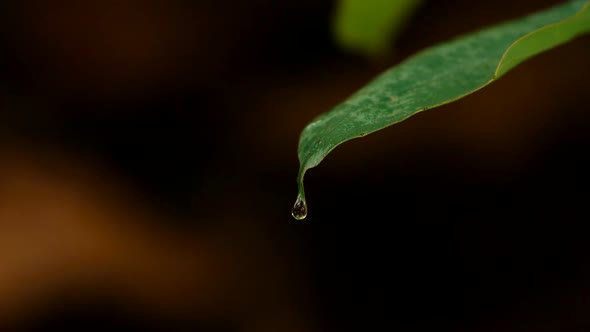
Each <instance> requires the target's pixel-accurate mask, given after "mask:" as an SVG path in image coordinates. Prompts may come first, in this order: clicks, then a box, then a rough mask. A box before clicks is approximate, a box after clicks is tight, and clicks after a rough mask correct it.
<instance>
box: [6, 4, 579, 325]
mask: <svg viewBox="0 0 590 332" xmlns="http://www.w3.org/2000/svg"><path fill="white" fill-rule="evenodd" d="M557 2H558V1H538V0H535V1H533V0H527V1H504V0H501V1H500V0H498V1H493V2H481V1H480V2H474V1H459V0H457V1H444V2H443V1H425V3H424V5H423V6H422V7H420V9H419V10H418V12H417V13H416V14H415V15H414V16H413V18H412V19H411V20H410V21H409V23H408V25H407V26H406V27H405V28H404V29H403V30H402V33H401V35H400V37H399V38H398V39H396V40H392V42H391V44H392V46H394V52H392V53H391V54H390V55H388V56H384V57H382V58H379V59H366V58H363V57H361V56H358V55H353V54H348V53H346V52H344V51H342V50H340V49H339V48H338V47H337V46H336V45H335V44H334V43H333V41H332V40H331V36H330V30H329V23H330V19H331V17H332V16H331V15H332V14H333V10H334V3H333V2H332V1H318V0H298V1H291V0H289V1H287V0H284V1H271V0H259V1H217V2H209V1H205V2H196V1H183V0H167V1H164V0H162V1H158V0H149V1H148V0H142V1H139V0H118V1H115V0H101V1H98V0H96V1H95V0H88V1H74V0H56V1H35V0H23V1H12V2H2V4H1V5H0V9H1V10H0V13H1V14H0V18H1V19H0V22H2V23H0V24H1V26H2V29H1V36H0V38H1V42H2V45H3V46H2V49H3V50H2V52H1V54H0V69H1V71H0V72H1V73H2V75H1V76H0V89H1V90H0V94H1V98H0V325H1V326H2V327H4V326H6V328H7V329H11V330H23V331H36V330H42V331H47V330H52V329H56V330H66V329H73V330H85V331H86V330H97V331H104V330H109V329H114V328H122V329H129V330H131V329H137V330H141V331H156V330H158V331H159V330H173V331H176V330H178V331H281V332H282V331H284V332H288V331H341V330H354V331H370V330H385V331H432V330H437V331H440V330H442V331H447V330H448V331H478V332H479V331H482V332H483V331H486V332H487V331H587V330H590V259H589V258H588V253H589V251H588V249H589V248H588V243H587V242H588V241H587V232H586V228H585V224H586V223H587V222H588V221H589V220H590V218H589V212H588V199H589V198H590V195H589V193H588V188H589V184H590V183H589V181H588V180H587V177H586V171H587V170H588V169H589V165H590V163H589V157H588V144H589V143H588V142H590V141H589V136H590V130H589V129H590V115H589V114H590V113H589V112H588V111H589V110H588V106H587V105H588V97H589V96H590V84H588V78H589V77H590V64H589V62H588V59H590V39H589V38H588V36H585V37H580V38H578V39H576V40H575V41H573V42H571V43H568V44H566V45H563V46H560V47H558V48H556V49H553V50H551V51H548V52H546V53H544V54H542V55H539V56H537V57H535V58H533V59H531V60H529V61H527V62H525V63H524V64H522V65H520V66H519V67H517V68H515V69H514V70H513V71H512V72H510V73H509V74H508V75H506V76H505V77H503V78H502V79H500V80H499V81H497V82H495V83H493V84H492V85H490V86H488V87H486V88H485V89H483V90H481V91H478V92H476V93H474V94H472V95H470V96H468V97H466V98H464V99H461V100H459V101H457V102H454V103H452V104H449V105H446V106H443V107H440V108H437V109H435V110H433V111H429V112H425V113H421V114H419V115H417V116H415V117H412V118H410V119H409V120H407V121H405V122H403V123H400V124H398V125H396V126H394V127H392V128H389V129H387V130H384V131H382V132H378V133H376V134H374V135H370V136H368V137H366V138H364V139H360V140H353V141H351V142H348V143H347V144H344V145H342V146H341V147H338V149H336V150H335V151H334V152H333V153H332V154H330V155H329V156H328V157H327V158H326V159H325V160H324V162H323V163H322V164H321V165H320V166H319V167H317V168H315V169H312V170H311V171H309V173H308V175H307V176H306V189H307V197H308V203H309V208H310V214H309V216H308V218H307V219H306V220H305V221H303V222H297V221H294V220H293V219H292V218H291V216H290V209H291V205H292V204H293V201H294V199H295V197H296V183H295V177H296V174H297V168H298V161H297V154H296V152H297V140H298V136H299V133H300V131H301V130H302V129H303V127H304V126H305V124H306V123H307V122H309V121H310V120H311V119H312V118H313V117H315V116H316V115H318V114H320V113H321V112H325V111H327V110H329V109H330V108H331V107H333V106H335V105H336V104H338V103H339V102H341V101H343V100H344V99H345V98H346V97H347V96H348V95H350V94H351V93H352V92H354V91H355V90H357V89H358V88H360V87H362V86H363V85H364V84H365V83H366V82H368V81H369V80H370V79H371V78H373V77H374V76H375V75H377V74H378V73H379V72H381V71H383V70H384V69H386V68H388V67H390V66H391V65H394V64H396V63H398V62H400V61H401V60H403V59H405V58H406V57H408V56H410V55H411V54H413V53H415V52H416V51H419V50H421V49H423V48H425V47H428V46H431V45H433V44H435V43H438V42H442V41H445V40H447V39H449V38H452V37H455V36H457V35H459V34H461V33H466V32H470V31H472V30H474V29H477V28H481V27H484V26H486V25H490V24H494V23H496V22H500V21H502V20H506V19H510V18H516V17H519V16H521V15H524V14H526V13H529V12H531V11H534V10H539V9H543V8H546V7H547V6H549V5H551V4H555V3H557Z"/></svg>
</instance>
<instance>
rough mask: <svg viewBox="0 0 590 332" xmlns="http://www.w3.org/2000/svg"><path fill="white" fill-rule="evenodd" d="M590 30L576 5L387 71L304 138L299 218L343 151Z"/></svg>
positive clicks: (587, 12) (589, 6)
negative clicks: (313, 187) (326, 168)
mask: <svg viewBox="0 0 590 332" xmlns="http://www.w3.org/2000/svg"><path fill="white" fill-rule="evenodd" d="M589 31H590V1H580V0H577V1H569V2H567V3H564V4H562V5H559V6H556V7H552V8H550V9H547V10H545V11H542V12H539V13H536V14H533V15H530V16H527V17H523V18H520V19H517V20H514V21H511V22H507V23H503V24H499V25H497V26H493V27H490V28H487V29H485V30H481V31H478V32H475V33H472V34H469V35H466V36H463V37H460V38H457V39H455V40H452V41H449V42H447V43H443V44H440V45H438V46H435V47H432V48H430V49H427V50H425V51H422V52H420V53H418V54H417V55H415V56H413V57H411V58H409V59H407V60H405V61H404V62H402V63H401V64H399V65H397V66H395V67H393V68H391V69H389V70H387V71H386V72H385V73H383V74H381V75H380V76H378V77H377V78H376V79H374V80H373V81H372V82H370V83H369V84H368V85H366V86H365V87H364V88H362V89H361V90H359V91H358V92H356V93H355V94H353V95H352V96H351V97H350V98H349V99H348V100H346V101H345V102H343V103H342V104H340V105H338V106H336V107H335V108H334V109H332V110H331V111H329V112H327V113H324V114H322V115H320V116H319V117H317V118H316V119H314V120H313V121H312V122H311V123H309V124H308V125H307V126H306V127H305V129H304V130H303V132H302V133H301V136H300V139H299V174H298V177H297V182H298V187H299V193H298V196H297V202H296V204H295V208H294V210H293V213H292V214H293V216H294V217H295V218H296V219H303V218H305V216H306V215H307V205H306V202H305V192H304V188H303V177H304V175H305V172H306V171H307V170H308V169H310V168H312V167H315V166H317V165H318V164H319V163H320V162H321V161H322V160H323V159H324V157H325V156H326V155H327V154H328V153H330V152H331V151H332V150H333V149H334V148H335V147H336V146H338V145H339V144H341V143H343V142H345V141H348V140H350V139H353V138H357V137H363V136H365V135H367V134H370V133H372V132H375V131H378V130H381V129H383V128H385V127H387V126H390V125H392V124H395V123H397V122H400V121H402V120H405V119H407V118H408V117H410V116H412V115H414V114H416V113H418V112H421V111H424V110H427V109H431V108H434V107H437V106H440V105H444V104H447V103H450V102H452V101H455V100H457V99H460V98H462V97H464V96H466V95H468V94H470V93H473V92H475V91H477V90H478V89H481V88H482V87H484V86H486V85H488V84H490V83H491V82H493V81H494V80H496V79H497V78H499V77H500V76H502V75H504V74H505V73H506V72H508V71H509V70H510V69H512V68H514V67H515V66H516V65H518V64H519V63H521V62H523V61H525V60H526V59H528V58H530V57H532V56H534V55H536V54H538V53H541V52H543V51H546V50H548V49H550V48H552V47H555V46H557V45H560V44H563V43H565V42H567V41H570V40H571V39H573V38H574V37H576V36H578V35H580V34H582V33H586V32H589Z"/></svg>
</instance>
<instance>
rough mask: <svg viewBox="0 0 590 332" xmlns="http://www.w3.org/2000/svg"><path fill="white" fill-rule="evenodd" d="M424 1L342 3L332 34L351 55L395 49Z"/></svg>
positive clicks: (349, 0) (346, 0) (354, 0)
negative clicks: (398, 40) (408, 23)
mask: <svg viewBox="0 0 590 332" xmlns="http://www.w3.org/2000/svg"><path fill="white" fill-rule="evenodd" d="M421 2H422V0H340V1H338V2H337V7H336V11H335V13H334V19H333V22H332V33H333V36H334V40H335V41H336V43H337V44H338V45H339V46H340V47H342V48H343V49H345V50H346V51H348V52H352V53H356V54H361V55H365V56H376V55H380V54H383V53H386V52H388V51H390V50H391V46H392V42H393V40H394V39H395V37H396V36H397V34H398V33H399V31H400V30H401V29H402V28H403V26H404V25H405V23H406V22H407V20H408V18H409V17H410V16H411V15H412V13H413V12H414V10H415V9H416V8H417V7H418V6H419V5H420V3H421Z"/></svg>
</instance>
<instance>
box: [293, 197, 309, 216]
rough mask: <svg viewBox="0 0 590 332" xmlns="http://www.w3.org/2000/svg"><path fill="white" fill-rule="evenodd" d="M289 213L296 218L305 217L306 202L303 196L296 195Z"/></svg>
mask: <svg viewBox="0 0 590 332" xmlns="http://www.w3.org/2000/svg"><path fill="white" fill-rule="evenodd" d="M291 215H292V216H293V218H295V219H297V220H303V219H305V217H307V203H306V202H305V198H303V197H301V196H297V200H296V201H295V204H293V209H292V210H291Z"/></svg>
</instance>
